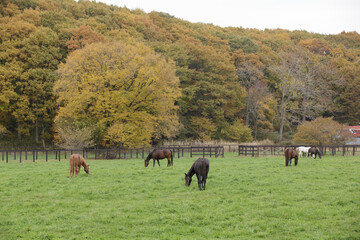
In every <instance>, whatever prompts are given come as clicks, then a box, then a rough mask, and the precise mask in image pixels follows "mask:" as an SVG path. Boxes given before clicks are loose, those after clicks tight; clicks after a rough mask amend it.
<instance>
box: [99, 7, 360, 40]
mask: <svg viewBox="0 0 360 240" xmlns="http://www.w3.org/2000/svg"><path fill="white" fill-rule="evenodd" d="M97 1H98V2H104V3H106V4H108V5H110V4H112V5H117V6H119V7H124V6H126V7H127V8H129V9H136V8H139V9H142V10H143V11H145V12H147V13H149V12H151V11H157V12H165V13H168V14H170V15H172V16H175V17H177V18H180V19H183V20H187V21H190V22H202V23H212V24H214V25H218V26H221V27H228V26H233V27H243V28H256V29H260V30H264V29H265V28H268V29H274V28H282V29H288V30H306V31H308V32H315V33H322V34H338V33H340V32H342V31H346V32H350V31H356V32H358V33H360V0H248V1H244V0H219V1H218V0H181V1H172V0H97Z"/></svg>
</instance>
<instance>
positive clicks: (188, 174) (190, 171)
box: [186, 163, 195, 177]
mask: <svg viewBox="0 0 360 240" xmlns="http://www.w3.org/2000/svg"><path fill="white" fill-rule="evenodd" d="M194 174H195V163H193V165H192V166H191V168H190V169H189V171H188V173H187V174H186V175H187V176H189V177H192V176H193V175H194Z"/></svg>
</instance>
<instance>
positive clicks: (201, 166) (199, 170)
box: [185, 158, 209, 191]
mask: <svg viewBox="0 0 360 240" xmlns="http://www.w3.org/2000/svg"><path fill="white" fill-rule="evenodd" d="M208 172H209V160H208V159H206V158H199V159H198V160H196V161H195V162H194V164H193V165H192V166H191V168H190V170H189V172H188V173H185V185H186V186H190V184H191V181H192V176H193V175H194V174H196V177H197V179H198V185H199V190H200V191H201V189H204V190H205V185H206V179H207V175H208Z"/></svg>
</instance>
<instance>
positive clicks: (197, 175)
mask: <svg viewBox="0 0 360 240" xmlns="http://www.w3.org/2000/svg"><path fill="white" fill-rule="evenodd" d="M196 177H197V179H198V186H199V190H200V191H201V176H200V174H198V173H197V174H196Z"/></svg>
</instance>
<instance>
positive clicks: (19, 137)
mask: <svg viewBox="0 0 360 240" xmlns="http://www.w3.org/2000/svg"><path fill="white" fill-rule="evenodd" d="M20 126H21V124H20V122H17V131H18V139H19V140H21V132H20Z"/></svg>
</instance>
